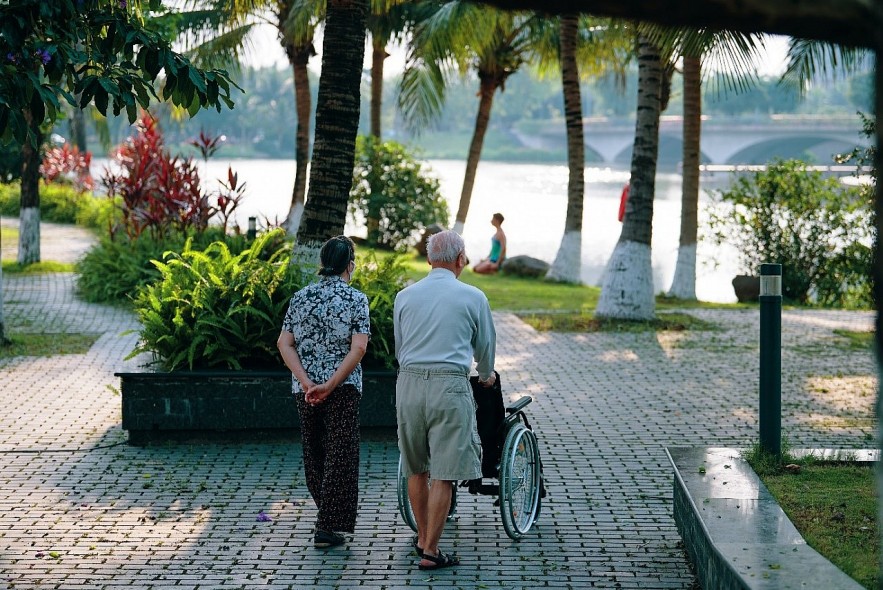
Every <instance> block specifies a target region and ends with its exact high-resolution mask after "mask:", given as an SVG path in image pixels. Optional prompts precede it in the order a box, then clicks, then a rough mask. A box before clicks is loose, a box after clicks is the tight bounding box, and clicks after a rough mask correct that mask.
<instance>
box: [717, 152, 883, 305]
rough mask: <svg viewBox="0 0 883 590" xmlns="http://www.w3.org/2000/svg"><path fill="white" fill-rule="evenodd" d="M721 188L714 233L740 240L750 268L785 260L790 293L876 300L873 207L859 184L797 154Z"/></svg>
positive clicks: (826, 300) (849, 301)
mask: <svg viewBox="0 0 883 590" xmlns="http://www.w3.org/2000/svg"><path fill="white" fill-rule="evenodd" d="M719 196H720V198H721V201H722V204H724V206H723V207H720V206H718V207H716V208H714V209H713V210H712V212H711V215H710V220H709V223H710V227H711V230H712V238H713V240H714V241H715V242H716V243H717V244H718V245H720V244H723V243H725V242H727V243H730V244H732V245H733V246H735V248H736V249H737V250H738V251H739V255H740V262H741V266H742V271H743V272H745V273H746V274H755V273H757V272H758V271H759V268H760V265H761V264H762V263H765V262H770V263H779V264H781V265H782V296H783V298H784V299H786V300H789V301H793V302H797V303H801V304H808V303H813V304H818V305H830V306H847V305H849V306H862V307H867V306H870V304H871V291H870V283H869V280H868V277H870V273H871V250H870V248H871V245H872V243H873V238H872V236H873V229H872V224H871V211H870V209H869V207H868V202H867V200H866V199H863V198H862V196H861V194H860V192H859V191H857V190H856V189H855V188H852V187H847V186H843V185H842V184H841V183H840V182H839V181H838V179H836V178H825V177H824V176H822V174H821V173H820V172H816V171H812V170H808V169H807V168H806V164H805V163H803V162H799V161H796V160H790V161H775V162H773V163H771V164H770V165H769V166H768V168H767V170H765V171H761V172H755V173H753V174H751V175H748V176H740V177H739V178H737V180H736V182H734V183H733V185H732V186H731V187H730V188H729V189H728V190H724V191H720V192H719Z"/></svg>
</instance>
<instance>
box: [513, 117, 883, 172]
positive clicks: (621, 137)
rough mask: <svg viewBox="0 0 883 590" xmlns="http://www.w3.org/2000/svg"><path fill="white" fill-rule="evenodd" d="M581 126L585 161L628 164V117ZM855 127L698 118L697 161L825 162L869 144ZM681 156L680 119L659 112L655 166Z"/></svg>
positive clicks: (850, 120) (843, 122) (831, 120)
mask: <svg viewBox="0 0 883 590" xmlns="http://www.w3.org/2000/svg"><path fill="white" fill-rule="evenodd" d="M556 127H557V126H556ZM584 129H585V144H586V160H587V161H594V162H601V163H608V164H614V163H615V164H624V165H628V163H629V162H630V160H631V153H632V144H633V143H634V138H635V125H634V122H633V121H625V120H610V119H607V118H606V117H590V118H586V119H585V124H584ZM861 129H862V124H861V119H860V118H859V117H858V116H854V117H825V116H817V115H770V116H769V117H765V118H761V119H753V120H752V121H750V122H745V123H743V122H740V121H738V120H733V119H715V118H711V117H703V122H702V138H701V156H700V158H701V161H702V163H703V164H765V163H767V162H769V161H770V160H772V159H774V158H783V159H790V158H797V159H801V160H805V161H808V162H809V163H811V164H830V163H831V162H832V155H833V154H842V153H847V152H851V151H852V150H853V149H855V148H856V146H862V147H867V146H868V145H870V144H871V141H870V139H869V138H867V137H865V136H864V135H862V134H861ZM531 140H532V141H531ZM522 141H526V142H528V141H530V142H532V143H534V144H535V145H536V144H537V143H538V142H539V143H541V144H542V145H543V146H544V147H552V146H553V145H554V146H555V147H559V148H560V146H561V142H564V141H565V138H564V134H563V132H560V133H559V132H557V130H556V132H554V133H547V134H543V135H541V136H534V137H532V138H530V139H528V138H522ZM682 154H683V118H682V117H680V116H663V117H662V118H661V120H660V124H659V166H660V167H673V166H677V165H678V163H680V161H681V159H682Z"/></svg>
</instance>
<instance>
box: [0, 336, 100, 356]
mask: <svg viewBox="0 0 883 590" xmlns="http://www.w3.org/2000/svg"><path fill="white" fill-rule="evenodd" d="M6 338H7V339H8V340H9V341H10V342H9V343H8V344H6V345H5V346H3V345H0V359H8V358H14V357H21V356H54V355H57V354H85V353H87V352H89V349H90V348H92V345H93V344H95V341H96V340H98V335H97V334H11V335H10V334H6Z"/></svg>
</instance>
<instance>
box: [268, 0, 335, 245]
mask: <svg viewBox="0 0 883 590" xmlns="http://www.w3.org/2000/svg"><path fill="white" fill-rule="evenodd" d="M320 5H321V6H320ZM324 9H325V6H324V2H319V3H317V2H309V3H301V2H291V0H285V2H281V3H280V7H279V13H278V14H279V18H280V25H281V26H280V29H279V30H280V31H281V33H280V35H279V40H280V43H282V47H283V48H284V49H285V55H286V56H287V57H288V63H289V64H290V65H291V70H292V74H293V76H294V104H295V110H296V112H297V131H296V133H295V139H294V159H295V173H294V187H293V189H292V191H291V207H290V208H289V210H288V215H287V216H286V218H285V222H284V223H283V226H284V227H285V231H286V232H288V233H289V234H291V235H294V234H296V233H297V230H298V227H300V220H301V216H302V215H303V211H304V203H305V201H306V194H307V168H308V167H309V164H310V116H311V115H312V110H313V105H312V98H311V95H310V75H309V70H308V69H307V65H308V64H309V61H310V58H311V57H313V56H315V55H316V48H315V46H314V45H313V37H314V35H315V32H316V27H317V26H318V22H319V20H320V19H321V18H322V13H323V12H324Z"/></svg>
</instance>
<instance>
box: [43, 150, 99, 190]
mask: <svg viewBox="0 0 883 590" xmlns="http://www.w3.org/2000/svg"><path fill="white" fill-rule="evenodd" d="M91 163H92V153H91V152H81V151H80V149H79V148H78V147H76V146H74V147H71V146H70V145H68V144H67V143H65V144H63V145H61V146H55V147H52V148H51V149H48V150H46V153H45V154H44V155H43V163H42V164H40V175H41V176H42V177H43V180H45V181H46V182H69V183H70V184H72V185H73V186H74V188H75V189H77V191H78V192H80V193H82V192H85V191H90V190H92V187H93V186H94V182H93V180H92V174H91V173H90V172H89V166H90V165H91Z"/></svg>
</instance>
